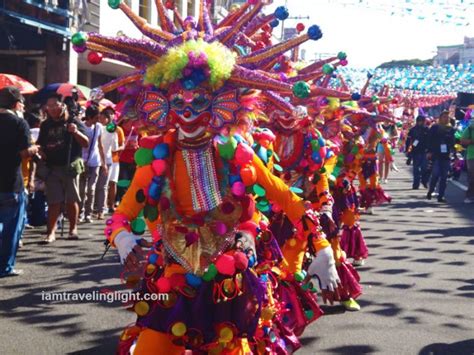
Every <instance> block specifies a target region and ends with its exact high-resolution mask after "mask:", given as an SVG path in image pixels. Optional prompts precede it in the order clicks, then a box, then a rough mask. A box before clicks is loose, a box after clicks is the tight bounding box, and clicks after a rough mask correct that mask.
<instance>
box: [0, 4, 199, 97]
mask: <svg viewBox="0 0 474 355" xmlns="http://www.w3.org/2000/svg"><path fill="white" fill-rule="evenodd" d="M125 1H126V2H127V4H128V5H129V6H130V7H131V8H132V9H133V11H134V12H135V13H137V14H139V15H140V16H141V17H143V18H145V19H147V20H148V21H149V22H150V23H151V24H153V25H157V21H158V14H157V10H156V7H155V5H154V0H125ZM175 4H176V6H177V8H178V10H179V12H180V13H181V16H183V17H186V16H195V15H196V14H197V13H198V10H199V3H198V1H196V0H176V1H175ZM79 30H81V31H87V32H98V33H101V34H104V35H108V36H117V35H123V36H128V37H131V38H142V34H141V33H140V31H138V30H137V29H136V27H135V26H134V25H133V24H132V22H131V21H130V20H129V19H128V18H127V17H126V16H125V15H124V14H123V13H122V12H121V11H119V10H113V9H111V8H110V7H109V6H108V1H107V0H0V68H1V69H0V72H2V73H10V74H16V75H19V76H21V77H23V78H25V79H27V80H29V81H30V82H32V83H33V84H34V85H36V86H37V87H38V88H41V87H43V86H45V85H47V84H50V83H56V82H70V83H73V84H82V85H86V86H88V87H96V86H99V85H101V84H103V83H104V82H106V81H109V80H111V79H113V78H115V77H118V76H120V75H123V74H125V73H127V72H130V71H132V70H133V68H132V67H130V66H129V65H125V64H123V63H120V62H117V61H114V60H111V59H104V60H103V61H102V63H101V64H99V65H92V64H90V63H89V62H88V60H87V53H85V54H77V53H76V52H75V51H74V50H73V49H72V44H71V41H70V38H71V35H72V34H74V33H75V32H77V31H79Z"/></svg>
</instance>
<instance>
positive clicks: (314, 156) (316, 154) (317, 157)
mask: <svg viewBox="0 0 474 355" xmlns="http://www.w3.org/2000/svg"><path fill="white" fill-rule="evenodd" d="M311 159H312V160H313V161H314V162H315V163H316V164H321V163H322V162H323V160H322V159H321V156H320V155H319V152H313V154H311Z"/></svg>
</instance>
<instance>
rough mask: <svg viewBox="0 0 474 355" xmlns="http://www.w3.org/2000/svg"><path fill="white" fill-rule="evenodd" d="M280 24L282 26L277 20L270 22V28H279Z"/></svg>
mask: <svg viewBox="0 0 474 355" xmlns="http://www.w3.org/2000/svg"><path fill="white" fill-rule="evenodd" d="M279 24H280V21H278V20H277V19H275V20H273V21H272V22H270V26H272V28H275V27H278V25H279Z"/></svg>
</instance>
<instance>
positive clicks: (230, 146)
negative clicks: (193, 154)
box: [217, 137, 238, 160]
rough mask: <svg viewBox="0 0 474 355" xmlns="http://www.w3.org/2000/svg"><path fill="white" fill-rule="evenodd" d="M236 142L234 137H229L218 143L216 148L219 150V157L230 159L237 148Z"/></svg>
mask: <svg viewBox="0 0 474 355" xmlns="http://www.w3.org/2000/svg"><path fill="white" fill-rule="evenodd" d="M237 144H238V142H237V141H236V140H235V138H234V137H230V138H229V139H228V140H227V142H226V143H224V144H219V145H218V146H217V150H218V151H219V155H220V156H221V158H223V159H225V160H232V159H233V158H234V155H235V150H236V149H237Z"/></svg>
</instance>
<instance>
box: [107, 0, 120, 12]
mask: <svg viewBox="0 0 474 355" xmlns="http://www.w3.org/2000/svg"><path fill="white" fill-rule="evenodd" d="M121 3H122V0H109V6H110V7H111V8H112V9H114V10H117V9H118V8H119V7H120V4H121Z"/></svg>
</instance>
